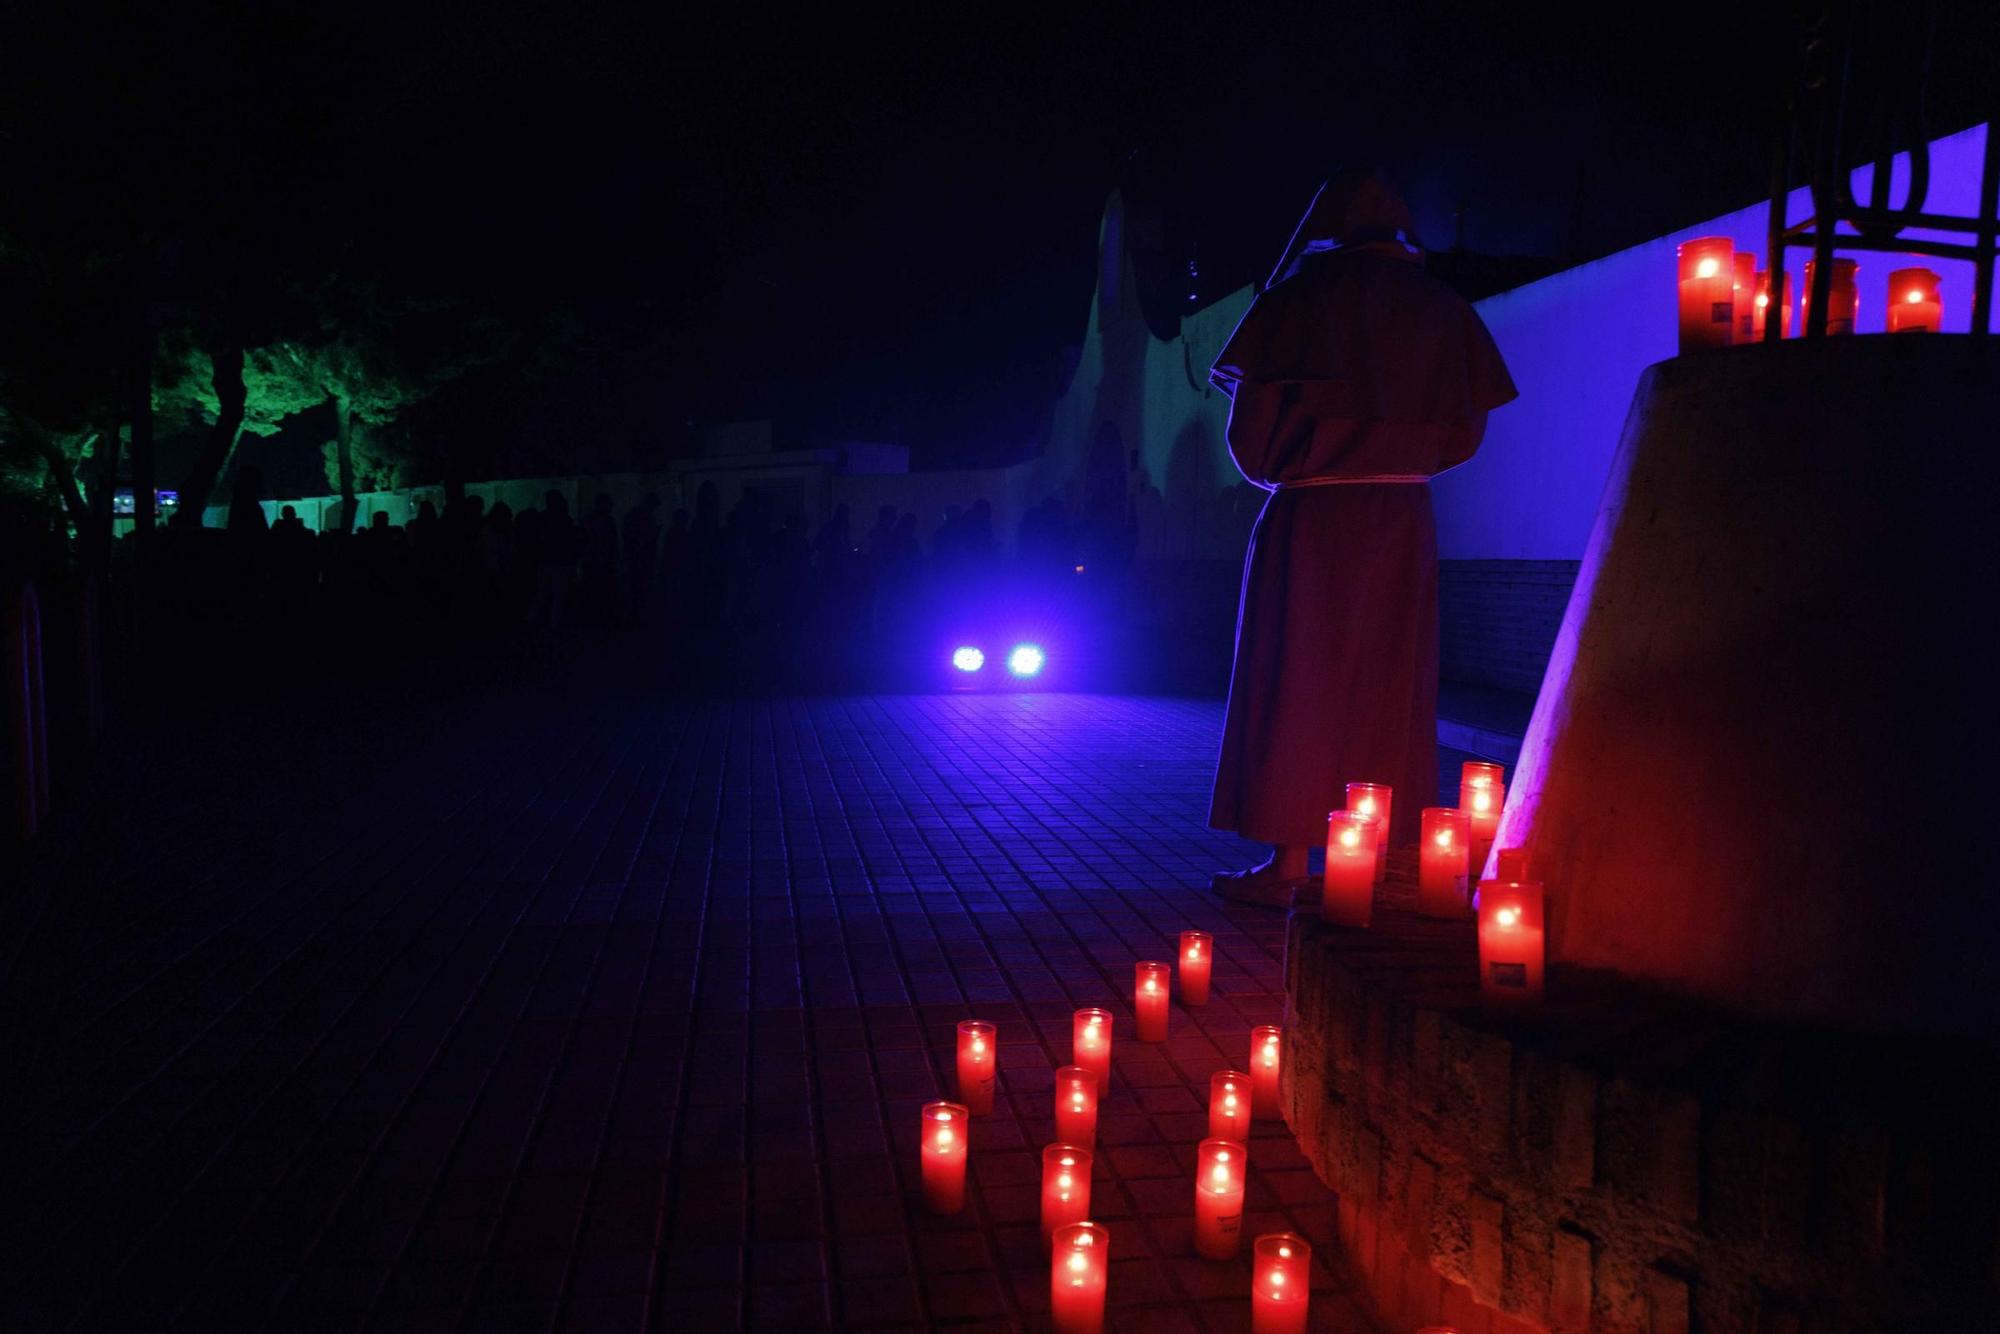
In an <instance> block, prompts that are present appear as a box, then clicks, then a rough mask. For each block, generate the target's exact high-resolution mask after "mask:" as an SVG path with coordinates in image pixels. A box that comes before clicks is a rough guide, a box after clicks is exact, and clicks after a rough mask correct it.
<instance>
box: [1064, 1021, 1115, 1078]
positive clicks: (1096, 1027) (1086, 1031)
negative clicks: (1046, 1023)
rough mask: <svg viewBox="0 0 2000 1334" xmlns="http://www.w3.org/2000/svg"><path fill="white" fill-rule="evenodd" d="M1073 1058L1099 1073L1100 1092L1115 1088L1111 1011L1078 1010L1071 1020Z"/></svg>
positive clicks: (1085, 1067) (1071, 1057)
mask: <svg viewBox="0 0 2000 1334" xmlns="http://www.w3.org/2000/svg"><path fill="white" fill-rule="evenodd" d="M1070 1047H1071V1055H1070V1060H1071V1061H1073V1062H1075V1063H1076V1064H1077V1065H1080V1066H1082V1067H1083V1068H1084V1069H1086V1070H1088V1071H1090V1073H1092V1074H1094V1075H1096V1076H1097V1092H1098V1094H1099V1096H1102V1095H1103V1094H1105V1093H1107V1092H1109V1091H1110V1088H1111V1011H1109V1010H1099V1009H1095V1008H1091V1009H1083V1010H1078V1011H1077V1012H1076V1016H1075V1018H1074V1019H1073V1020H1072V1022H1071V1030H1070Z"/></svg>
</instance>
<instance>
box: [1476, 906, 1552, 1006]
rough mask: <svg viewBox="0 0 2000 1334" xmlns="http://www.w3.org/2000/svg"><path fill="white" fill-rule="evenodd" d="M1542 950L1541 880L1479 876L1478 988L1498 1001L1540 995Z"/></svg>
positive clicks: (1512, 1001) (1520, 1000) (1522, 1000)
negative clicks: (1480, 879)
mask: <svg viewBox="0 0 2000 1334" xmlns="http://www.w3.org/2000/svg"><path fill="white" fill-rule="evenodd" d="M1543 950H1544V935H1543V930H1542V886H1541V882H1540V881H1537V880H1484V881H1481V882H1480V885H1479V990H1480V994H1481V995H1483V996H1485V998H1486V999H1487V1000H1489V1001H1492V1002H1495V1003H1497V1004H1522V1003H1525V1002H1529V1001H1536V1000H1540V999H1541V996H1542V965H1543V960H1544V953H1543Z"/></svg>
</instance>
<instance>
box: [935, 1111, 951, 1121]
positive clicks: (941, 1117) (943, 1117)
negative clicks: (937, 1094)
mask: <svg viewBox="0 0 2000 1334" xmlns="http://www.w3.org/2000/svg"><path fill="white" fill-rule="evenodd" d="M937 1119H938V1120H940V1121H949V1120H951V1113H950V1112H939V1113H938V1114H937Z"/></svg>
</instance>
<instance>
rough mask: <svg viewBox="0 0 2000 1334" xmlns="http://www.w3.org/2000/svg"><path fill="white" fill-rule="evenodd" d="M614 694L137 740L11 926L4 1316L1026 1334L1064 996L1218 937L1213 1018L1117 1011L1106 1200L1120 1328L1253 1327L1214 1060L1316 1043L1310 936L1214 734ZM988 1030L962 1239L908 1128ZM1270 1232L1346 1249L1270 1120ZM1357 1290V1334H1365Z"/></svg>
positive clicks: (1193, 728) (933, 708) (988, 700)
mask: <svg viewBox="0 0 2000 1334" xmlns="http://www.w3.org/2000/svg"><path fill="white" fill-rule="evenodd" d="M616 693H617V696H618V697H616V698H607V697H606V695H605V692H603V691H596V692H593V691H589V690H585V689H580V688H578V687H577V686H576V685H575V684H574V682H571V683H569V684H564V683H562V682H560V681H550V682H545V683H543V684H540V685H535V686H529V685H522V684H514V685H510V686H505V687H493V688H486V689H481V690H476V691H469V692H445V691H433V692H428V693H421V692H420V693H418V694H407V695H398V694H396V693H395V692H383V693H380V694H377V695H375V696H368V697H363V696H355V697H352V698H328V697H321V696H317V695H316V696H315V697H314V699H313V700H312V701H309V702H305V703H299V702H296V701H294V702H283V701H272V700H266V701H265V702H263V703H260V704H258V705H256V706H255V707H250V708H245V709H242V710H239V711H237V713H236V714H235V716H233V717H232V718H231V720H230V721H229V722H228V723H227V724H211V725H207V726H201V727H196V726H191V725H190V726H183V727H180V728H178V729H165V730H163V731H161V732H159V733H157V734H149V735H148V736H146V737H145V738H144V739H143V740H139V741H133V740H130V739H128V740H127V741H126V743H125V744H124V747H123V750H122V751H121V752H119V753H121V754H122V755H123V756H124V759H123V761H122V762H121V763H120V764H118V765H114V766H107V767H105V770H104V772H103V773H102V774H101V776H100V778H99V780H98V782H97V783H96V785H95V789H94V791H93V793H92V794H91V798H90V801H89V804H88V805H87V807H86V808H85V813H84V815H83V816H82V817H81V818H79V819H73V820H72V821H71V822H70V824H71V828H72V831H73V832H72V834H71V835H70V837H69V838H68V840H67V843H66V844H65V846H64V852H63V856H62V859H61V864H60V867H59V872H58V874H55V875H53V876H50V875H41V876H37V877H33V878H31V879H30V881H29V882H28V883H24V884H18V885H15V886H12V887H10V888H9V890H8V892H7V895H6V898H5V901H4V902H0V928H4V937H0V967H5V968H6V969H7V970H8V971H7V973H6V975H5V981H4V987H0V1058H4V1060H5V1061H6V1074H5V1077H4V1085H5V1088H4V1091H0V1098H4V1104H0V1106H4V1114H5V1117H6V1126H5V1129H6V1134H5V1138H4V1144H0V1153H4V1158H0V1167H3V1168H4V1185H3V1187H0V1188H4V1192H5V1197H4V1222H5V1229H6V1230H5V1234H4V1237H0V1250H4V1254H5V1257H6V1264H5V1268H6V1270H7V1271H8V1275H9V1277H7V1279H6V1280H5V1285H4V1286H5V1287H6V1289H7V1294H6V1297H5V1305H6V1307H7V1308H8V1314H7V1315H6V1316H5V1318H4V1319H0V1324H4V1325H5V1326H6V1327H8V1328H17V1329H36V1330H39V1329H93V1330H97V1329H103V1330H127V1329H130V1330H159V1329H175V1330H222V1329H239V1328H268V1329H274V1330H320V1329H325V1330H364V1329H365V1330H474V1331H486V1330H516V1329H519V1330H543V1329H556V1328H560V1329H576V1330H593V1331H596V1330H602V1331H625V1330H629V1331H639V1330H662V1331H664V1330H698V1329H727V1328H731V1327H734V1326H738V1325H744V1324H747V1325H753V1326H761V1327H769V1328H783V1329H807V1328H815V1327H821V1326H827V1325H841V1326H848V1327H863V1326H889V1325H897V1324H901V1325H905V1326H909V1327H916V1326H920V1325H945V1324H953V1325H964V1326H966V1327H978V1328H993V1329H1013V1328H1033V1327H1035V1326H1036V1325H1037V1324H1038V1323H1039V1322H1043V1321H1045V1320H1046V1307H1047V1269H1046V1266H1045V1263H1044V1262H1043V1261H1042V1259H1041V1257H1040V1254H1039V1246H1038V1235H1037V1231H1036V1217H1037V1208H1038V1201H1039V1194H1038V1181H1039V1166H1038V1160H1037V1156H1036V1155H1037V1151H1038V1149H1039V1148H1040V1146H1041V1145H1042V1144H1043V1143H1044V1142H1045V1141H1046V1140H1048V1139H1049V1138H1050V1120H1049V1113H1048V1095H1049V1088H1050V1070H1051V1068H1052V1067H1053V1066H1055V1065H1058V1064H1063V1063H1065V1062H1066V1061H1067V1060H1068V1057H1069V1023H1070V1018H1069V1016H1070V1011H1071V1010H1072V1009H1073V1008H1074V1007H1076V1006H1078V1005H1083V1004H1103V1005H1109V1006H1111V1007H1112V1008H1113V1009H1115V1010H1117V1011H1119V1013H1120V1014H1121V1016H1123V1015H1126V1014H1129V1007H1128V1004H1127V1002H1128V1001H1129V997H1130V989H1131V984H1132V963H1133V961H1134V960H1135V959H1141V958H1169V957H1171V951H1172V950H1173V948H1174V937H1175V933H1177V932H1178V931H1179V930H1181V929H1182V928H1183V927H1188V926H1198V927H1203V928H1206V929H1208V930H1211V931H1213V932H1215V933H1216V937H1217V943H1218V963H1217V968H1216V975H1215V976H1216V981H1215V996H1214V999H1213V1000H1212V1001H1211V1002H1210V1003H1209V1004H1208V1005H1207V1006H1206V1007H1204V1008H1202V1009H1199V1010H1193V1011H1189V1010H1183V1009H1180V1008H1179V1007H1178V1006H1177V1007H1176V1009H1175V1012H1174V1016H1173V1026H1172V1035H1171V1037H1170V1039H1169V1041H1167V1042H1166V1043H1164V1044H1160V1045H1157V1046H1152V1047H1142V1046H1140V1045H1139V1044H1137V1043H1135V1042H1132V1041H1131V1040H1130V1028H1129V1024H1128V1023H1127V1021H1126V1020H1125V1019H1123V1018H1121V1020H1120V1024H1121V1027H1120V1031H1119V1038H1120V1041H1119V1046H1118V1050H1117V1058H1116V1074H1115V1076H1114V1088H1113V1090H1112V1091H1111V1093H1110V1095H1109V1097H1108V1098H1107V1101H1106V1104H1105V1108H1104V1114H1103V1119H1102V1123H1101V1125H1102V1129H1101V1136H1100V1151H1099V1158H1098V1165H1097V1173H1096V1182H1095V1185H1094V1188H1093V1189H1094V1199H1095V1201H1096V1207H1095V1209H1094V1211H1093V1212H1094V1215H1095V1216H1096V1217H1098V1218H1099V1219H1101V1220H1104V1221H1106V1222H1108V1224H1109V1225H1110V1227H1111V1230H1112V1236H1113V1255H1114V1257H1116V1258H1115V1263H1114V1266H1113V1274H1112V1281H1111V1302H1112V1306H1113V1315H1114V1324H1119V1325H1122V1326H1124V1327H1128V1328H1134V1329H1146V1330H1172V1329H1183V1328H1207V1329H1236V1328H1244V1327H1247V1323H1248V1302H1247V1297H1246V1293H1247V1285H1248V1275H1249V1270H1248V1262H1247V1259H1246V1260H1240V1261H1238V1262H1237V1263H1235V1264H1228V1265H1224V1264H1210V1263H1206V1262H1203V1261H1200V1260H1198V1259H1195V1258H1194V1257H1193V1255H1192V1249H1191V1243H1190V1212H1191V1207H1190V1205H1191V1200H1190V1197H1191V1187H1190V1181H1191V1176H1192V1163H1193V1153H1194V1146H1195V1143H1196V1141H1197V1140H1198V1139H1200V1138H1201V1137H1202V1136H1203V1135H1204V1134H1205V1133H1206V1117H1205V1113H1204V1110H1203V1109H1204V1107H1205V1105H1206V1103H1205V1099H1206V1089H1207V1080H1208V1077H1209V1074H1210V1073H1211V1072H1212V1071H1214V1070H1216V1069H1219V1068H1222V1067H1224V1066H1226V1065H1240V1064H1241V1063H1242V1062H1243V1061H1244V1060H1245V1059H1246V1058H1247V1055H1248V1050H1247V1044H1248V1032H1249V1029H1250V1027H1251V1025H1253V1024H1256V1023H1262V1022H1271V1021H1275V1020H1277V1019H1278V1018H1279V1016H1280V1011H1281V996H1280V994H1279V993H1280V988H1281V983H1282V974H1281V969H1282V960H1281V953H1282V947H1283V918H1282V916H1281V915H1280V914H1277V913H1273V912H1264V911H1259V910H1256V909H1251V908H1239V907H1235V906H1225V905H1223V904H1221V903H1219V902H1217V901H1215V900H1213V899H1212V898H1211V897H1210V896H1209V895H1208V894H1207V893H1206V892H1205V890H1203V889H1201V888H1199V887H1200V886H1203V885H1205V883H1206V881H1207V879H1208V876H1209V875H1210V873H1211V872H1213V871H1215V870H1217V869H1220V868H1223V867H1229V866H1240V865H1243V864H1245V863H1246V862H1247V861H1248V860H1249V859H1250V858H1251V856H1252V855H1253V851H1254V850H1253V849H1251V848H1250V847H1249V846H1248V845H1245V844H1242V843H1239V842H1237V841H1236V840H1235V839H1233V838H1229V837H1227V836H1223V835H1218V834H1215V833H1212V832H1209V831H1207V830H1205V829H1204V828H1203V817H1204V815H1205V813H1206V798H1207V787H1208V779H1209V766H1210V763H1211V760H1212V757H1213V753H1214V745H1215V739H1216V735H1217V732H1218V729H1219V726H1220V713H1221V710H1220V705H1219V703H1215V702H1207V701H1188V700H1174V699H1165V698H1140V697H1118V696H1092V695H1035V694H1016V695H995V696H961V697H953V696H935V695H932V696H872V697H849V698H778V699H770V700H762V701H740V702H734V703H732V702H727V701H701V700H675V699H671V698H663V697H653V696H651V695H649V694H647V693H645V692H642V691H638V690H633V689H629V688H628V689H623V690H620V691H618V692H616ZM45 860H47V856H46V852H45ZM44 869H46V868H44ZM973 1015H977V1016H981V1017H984V1018H988V1019H993V1020H996V1021H998V1023H999V1025H1000V1038H1001V1043H1002V1052H1001V1066H1002V1089H1003V1096H1002V1097H1001V1099H1000V1105H999V1106H998V1108H997V1109H996V1112H995V1114H994V1116H993V1117H992V1118H991V1119H990V1120H986V1121H983V1122H981V1123H980V1124H978V1125H977V1126H976V1127H975V1130H974V1140H973V1143H974V1154H973V1178H974V1182H975V1186H974V1189H973V1191H972V1193H971V1199H970V1203H969V1205H968V1208H967V1211H966V1213H965V1214H964V1215H963V1216H961V1217H958V1218H953V1219H949V1220H935V1219H931V1218H928V1217H926V1216H925V1215H924V1214H923V1212H922V1209H921V1206H920V1203H919V1202H918V1198H917V1193H916V1181H917V1173H916V1168H917V1158H916V1147H915V1130H916V1122H917V1109H918V1106H919V1104H921V1103H922V1102H924V1101H926V1100H927V1099H929V1098H932V1097H936V1096H942V1095H949V1093H950V1091H951V1086H952V1076H951V1069H952V1066H951V1061H952V1056H951V1045H950V1044H951V1039H952V1026H953V1024H954V1023H955V1022H956V1021H957V1020H959V1019H961V1018H965V1017H968V1016H973ZM1249 1209H1250V1217H1249V1218H1248V1219H1247V1220H1246V1227H1245V1232H1246V1234H1251V1235H1253V1234H1255V1233H1256V1232H1260V1231H1268V1230H1274V1229H1279V1228H1290V1229H1293V1230H1296V1231H1298V1232H1301V1233H1303V1234H1304V1235H1306V1236H1307V1237H1308V1238H1310V1239H1311V1240H1312V1242H1313V1243H1314V1245H1315V1247H1316V1248H1318V1251H1319V1253H1320V1255H1321V1256H1323V1257H1326V1258H1329V1259H1330V1258H1332V1257H1331V1253H1330V1252H1331V1240H1332V1238H1331V1233H1332V1226H1333V1199H1332V1196H1331V1195H1330V1194H1329V1193H1328V1192H1327V1191H1326V1190H1325V1189H1324V1188H1323V1187H1321V1186H1320V1185H1319V1183H1318V1182H1317V1181H1316V1180H1315V1179H1314V1177H1313V1176H1312V1174H1311V1173H1310V1171H1308V1170H1307V1168H1306V1165H1305V1162H1304V1160H1303V1159H1302V1158H1301V1157H1300V1155H1299V1153H1298V1152H1297V1149H1296V1147H1295V1146H1294V1145H1293V1143H1292V1141H1291V1140H1290V1138H1289V1136H1288V1135H1287V1134H1286V1133H1285V1132H1284V1130H1283V1127H1282V1126H1281V1125H1273V1126H1269V1127H1265V1128H1263V1129H1261V1130H1260V1132H1259V1135H1258V1137H1257V1138H1256V1140H1255V1141H1254V1143H1253V1151H1252V1174H1251V1179H1250V1196H1249ZM1246 1251H1247V1247H1246ZM1316 1283H1317V1285H1318V1286H1319V1287H1320V1288H1321V1289H1322V1290H1321V1291H1320V1292H1318V1294H1317V1296H1316V1304H1317V1312H1316V1315H1317V1318H1316V1320H1315V1325H1316V1327H1323V1328H1329V1329H1349V1328H1354V1329H1360V1328H1366V1326H1365V1324H1364V1323H1363V1322H1362V1321H1361V1320H1360V1318H1359V1316H1358V1315H1357V1313H1356V1311H1355V1308H1354V1307H1353V1306H1352V1305H1351V1304H1350V1302H1349V1301H1348V1300H1347V1299H1346V1297H1345V1296H1344V1295H1343V1292H1344V1280H1342V1279H1340V1278H1339V1277H1337V1274H1336V1271H1335V1270H1334V1269H1329V1268H1326V1267H1324V1266H1322V1267H1321V1272H1320V1273H1319V1275H1318V1276H1317V1279H1316Z"/></svg>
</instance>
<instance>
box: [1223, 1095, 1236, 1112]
mask: <svg viewBox="0 0 2000 1334" xmlns="http://www.w3.org/2000/svg"><path fill="white" fill-rule="evenodd" d="M1222 1105H1223V1106H1224V1107H1226V1108H1228V1109H1229V1110H1230V1111H1232V1112H1233V1111H1235V1110H1236V1095H1235V1094H1234V1093H1227V1094H1224V1095H1223V1098H1222Z"/></svg>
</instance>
